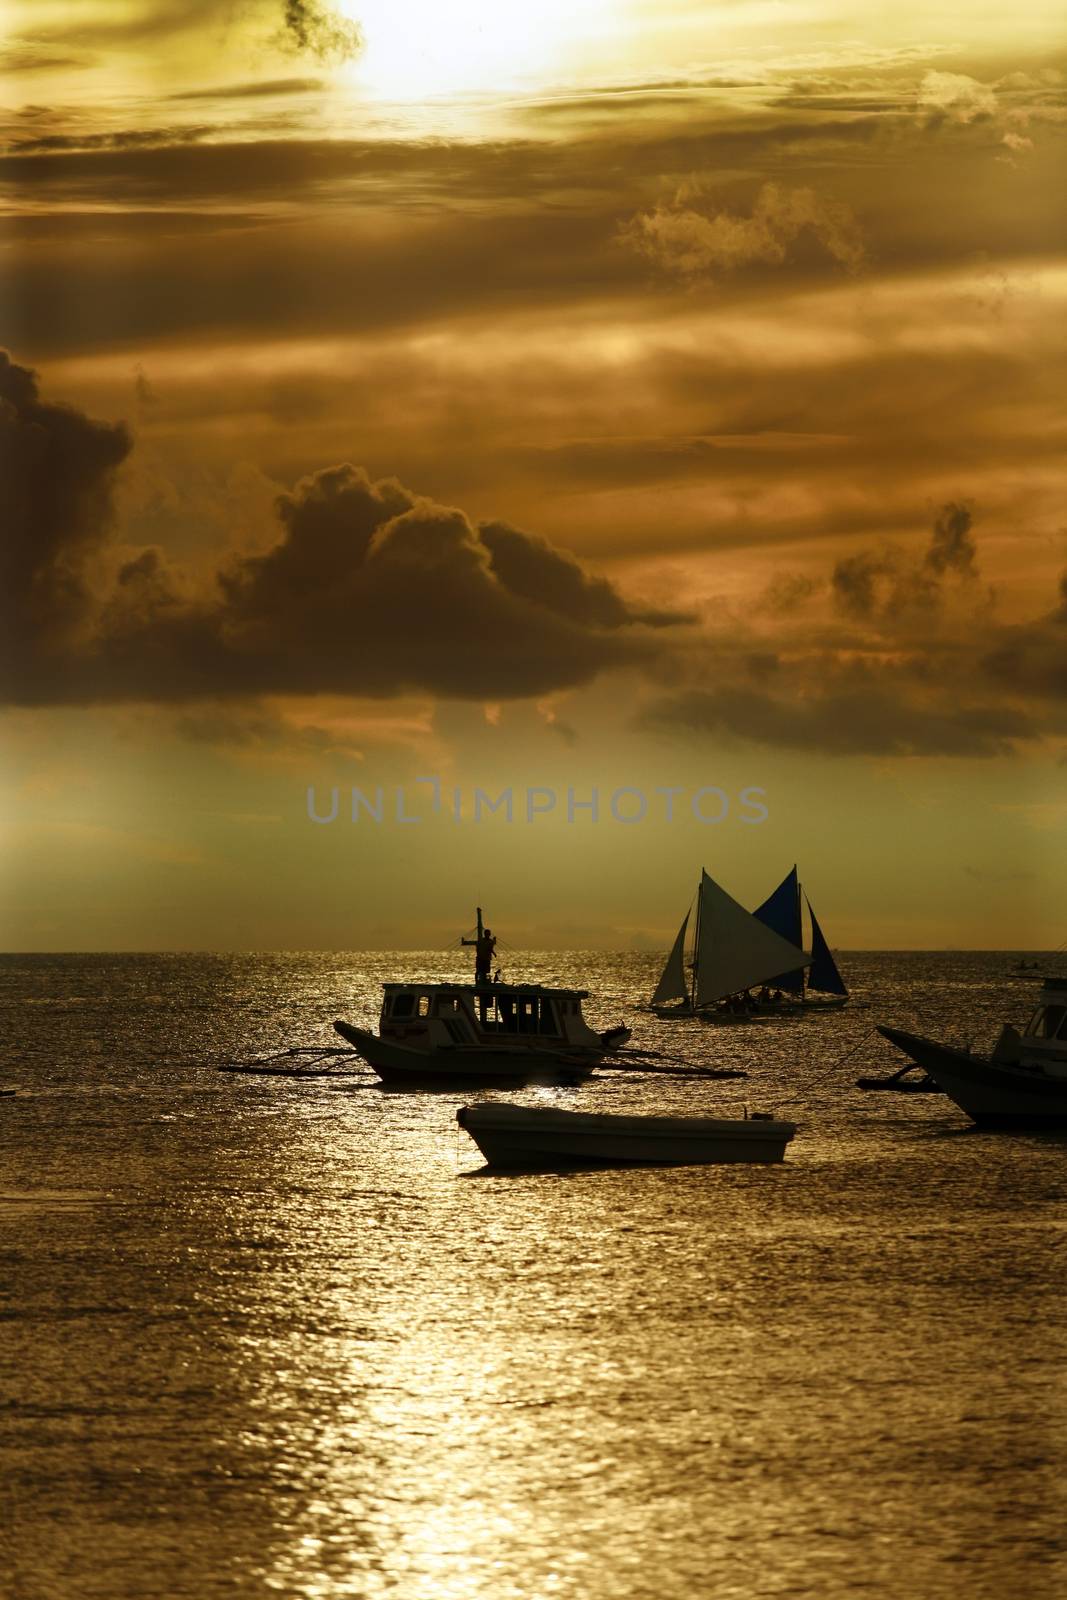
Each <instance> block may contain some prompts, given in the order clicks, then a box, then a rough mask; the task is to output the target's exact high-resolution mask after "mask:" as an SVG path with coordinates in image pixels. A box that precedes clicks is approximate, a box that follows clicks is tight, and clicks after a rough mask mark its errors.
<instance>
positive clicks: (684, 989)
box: [650, 869, 812, 1023]
mask: <svg viewBox="0 0 1067 1600" xmlns="http://www.w3.org/2000/svg"><path fill="white" fill-rule="evenodd" d="M692 914H693V907H692V906H690V908H689V910H687V911H686V914H685V916H684V917H683V918H682V925H681V927H680V928H679V930H678V936H677V938H676V939H675V941H674V944H673V946H672V947H671V952H670V954H669V956H668V957H667V963H666V965H665V967H664V969H663V973H662V976H661V977H660V980H659V983H658V984H657V985H656V990H655V993H654V994H653V996H652V999H651V1002H650V1009H651V1010H652V1011H654V1012H655V1014H656V1016H658V1017H661V1018H664V1019H671V1018H675V1017H700V1018H701V1019H703V1020H708V1021H722V1022H724V1023H732V1022H738V1021H740V1022H750V1021H752V1020H753V1018H754V1013H753V1010H752V1007H751V1006H750V1005H749V1004H748V1003H747V1002H746V1001H744V1000H743V999H741V998H740V997H743V996H744V995H745V993H746V991H747V990H749V989H752V988H754V987H756V985H758V984H767V983H771V982H776V981H777V980H778V979H779V977H780V976H781V975H783V974H786V973H790V972H793V971H795V970H796V968H797V967H805V966H809V965H810V964H811V959H812V958H811V957H810V956H808V955H805V953H804V951H803V950H802V949H800V947H799V945H797V944H795V943H793V942H791V941H790V940H788V939H786V938H784V937H783V935H782V934H781V933H779V932H778V931H777V930H776V929H774V928H772V927H769V926H768V925H767V923H766V921H764V920H762V919H760V918H759V917H756V916H754V915H753V914H752V912H750V911H746V910H745V908H744V906H743V905H741V904H740V902H739V901H737V900H735V899H734V898H733V896H732V895H729V894H727V892H726V890H725V889H724V888H722V886H721V885H720V884H718V883H716V882H715V880H714V878H711V877H709V875H708V873H707V872H706V871H704V870H703V869H702V870H701V874H700V883H699V884H698V886H697V892H696V901H695V917H694V927H693V942H692V956H691V960H690V963H689V969H690V976H689V978H688V979H687V977H686V939H687V934H688V928H689V919H690V916H691V915H692Z"/></svg>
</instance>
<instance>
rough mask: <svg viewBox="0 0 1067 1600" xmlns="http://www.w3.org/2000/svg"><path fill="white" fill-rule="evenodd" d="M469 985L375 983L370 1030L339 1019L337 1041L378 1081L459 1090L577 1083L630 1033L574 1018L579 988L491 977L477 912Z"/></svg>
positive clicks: (487, 937)
mask: <svg viewBox="0 0 1067 1600" xmlns="http://www.w3.org/2000/svg"><path fill="white" fill-rule="evenodd" d="M465 942H469V943H472V944H475V945H476V947H477V956H476V968H475V982H474V983H473V984H470V983H421V982H417V981H416V982H410V983H386V984H383V985H382V988H383V990H384V995H383V999H382V1009H381V1015H380V1017H379V1022H378V1032H377V1033H372V1032H371V1030H370V1029H369V1028H359V1027H356V1026H355V1025H354V1024H353V1023H350V1022H344V1021H338V1022H335V1023H334V1028H335V1029H336V1031H337V1032H338V1033H339V1034H340V1036H341V1038H342V1039H344V1040H345V1041H346V1043H348V1044H350V1045H352V1047H353V1048H354V1049H355V1050H356V1051H357V1052H358V1053H359V1055H360V1056H362V1058H363V1060H364V1061H366V1062H367V1063H368V1065H370V1066H371V1067H373V1068H374V1070H375V1072H376V1073H377V1074H378V1076H379V1077H380V1078H381V1079H382V1080H383V1082H385V1083H390V1084H397V1083H410V1084H419V1085H432V1084H442V1085H458V1084H468V1083H470V1084H493V1083H512V1084H514V1083H530V1082H534V1081H556V1082H559V1081H563V1082H571V1083H573V1082H578V1081H580V1080H581V1079H583V1078H587V1077H588V1076H589V1075H590V1073H591V1072H592V1071H593V1070H594V1068H595V1067H596V1065H597V1063H598V1062H600V1061H601V1060H603V1058H604V1057H605V1056H606V1055H608V1054H609V1053H610V1052H611V1051H613V1050H616V1049H618V1048H620V1047H621V1046H622V1045H624V1044H625V1043H626V1042H627V1040H628V1039H629V1037H630V1030H629V1029H628V1028H626V1027H624V1026H621V1025H620V1026H617V1027H614V1028H609V1029H607V1030H606V1031H605V1032H604V1033H602V1034H598V1033H595V1032H594V1030H593V1029H592V1028H591V1027H590V1026H589V1024H588V1023H587V1022H586V1020H585V1018H584V1017H583V1015H582V1001H583V1000H586V999H588V997H589V995H588V990H586V989H557V988H547V987H545V986H544V985H542V984H534V983H505V982H503V981H501V979H500V975H499V973H497V974H496V975H495V976H494V977H492V978H491V977H490V976H489V972H490V958H491V956H492V954H493V948H494V947H495V941H494V940H493V939H492V935H491V934H490V933H489V930H488V929H486V928H485V927H484V925H483V922H482V913H481V908H480V907H479V909H478V932H477V937H476V939H474V940H470V941H465Z"/></svg>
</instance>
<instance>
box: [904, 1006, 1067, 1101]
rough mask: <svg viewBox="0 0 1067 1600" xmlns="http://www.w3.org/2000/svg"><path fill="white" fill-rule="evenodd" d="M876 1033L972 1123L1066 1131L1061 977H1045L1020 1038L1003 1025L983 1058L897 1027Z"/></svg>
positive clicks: (1066, 1019)
mask: <svg viewBox="0 0 1067 1600" xmlns="http://www.w3.org/2000/svg"><path fill="white" fill-rule="evenodd" d="M878 1032H879V1033H880V1034H881V1035H882V1037H883V1038H885V1039H888V1040H889V1042H890V1043H891V1044H895V1045H896V1046H897V1048H898V1050H902V1051H903V1052H904V1054H905V1055H907V1056H910V1057H911V1059H912V1061H913V1062H915V1063H916V1065H917V1066H920V1067H923V1068H924V1069H925V1070H926V1072H928V1073H929V1075H930V1077H931V1078H932V1079H933V1080H934V1082H935V1083H936V1085H937V1087H938V1088H939V1089H941V1090H943V1092H944V1093H945V1094H947V1095H948V1097H949V1099H950V1100H954V1101H955V1102H956V1104H957V1105H958V1106H959V1108H960V1110H961V1111H965V1112H966V1113H967V1115H968V1116H969V1117H970V1119H971V1121H972V1122H977V1123H980V1124H983V1125H987V1126H989V1127H1029V1128H1042V1127H1064V1126H1067V978H1046V979H1045V980H1044V983H1043V986H1042V989H1041V997H1040V1001H1039V1004H1038V1007H1037V1010H1036V1011H1035V1012H1034V1014H1033V1016H1032V1017H1031V1018H1030V1021H1029V1022H1028V1023H1027V1025H1026V1027H1025V1028H1024V1029H1023V1031H1022V1033H1020V1032H1019V1031H1018V1029H1017V1028H1013V1027H1012V1026H1011V1025H1010V1024H1005V1026H1004V1027H1003V1028H1002V1029H1001V1031H1000V1037H999V1039H998V1040H997V1042H996V1044H995V1045H994V1047H993V1050H992V1052H991V1053H990V1054H989V1055H988V1056H980V1055H974V1054H973V1053H972V1052H971V1051H970V1050H961V1049H959V1047H958V1046H956V1045H950V1044H940V1043H938V1041H937V1040H935V1039H926V1038H923V1037H922V1036H921V1035H920V1034H915V1033H906V1032H905V1031H904V1029H903V1028H890V1027H879V1029H878Z"/></svg>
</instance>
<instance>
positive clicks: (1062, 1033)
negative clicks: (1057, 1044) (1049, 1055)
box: [1026, 1005, 1067, 1039]
mask: <svg viewBox="0 0 1067 1600" xmlns="http://www.w3.org/2000/svg"><path fill="white" fill-rule="evenodd" d="M1026 1033H1027V1036H1028V1037H1029V1038H1031V1039H1067V1005H1056V1006H1038V1008H1037V1010H1036V1011H1035V1012H1034V1014H1033V1016H1032V1017H1031V1018H1030V1021H1029V1022H1028V1023H1027V1024H1026Z"/></svg>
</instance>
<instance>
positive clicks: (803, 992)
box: [796, 878, 808, 1005]
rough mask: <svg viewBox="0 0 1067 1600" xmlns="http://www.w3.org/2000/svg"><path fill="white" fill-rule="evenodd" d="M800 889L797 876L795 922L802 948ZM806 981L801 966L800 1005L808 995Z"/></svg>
mask: <svg viewBox="0 0 1067 1600" xmlns="http://www.w3.org/2000/svg"><path fill="white" fill-rule="evenodd" d="M800 889H801V884H800V879H799V878H798V879H797V924H796V925H797V927H798V928H799V929H800V948H801V949H802V950H803V948H804V901H803V900H802V899H801V894H800ZM807 981H808V975H807V973H806V972H805V970H804V968H803V967H801V969H800V1003H801V1005H803V1004H804V1001H805V1000H806V999H807V997H808V994H807Z"/></svg>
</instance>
